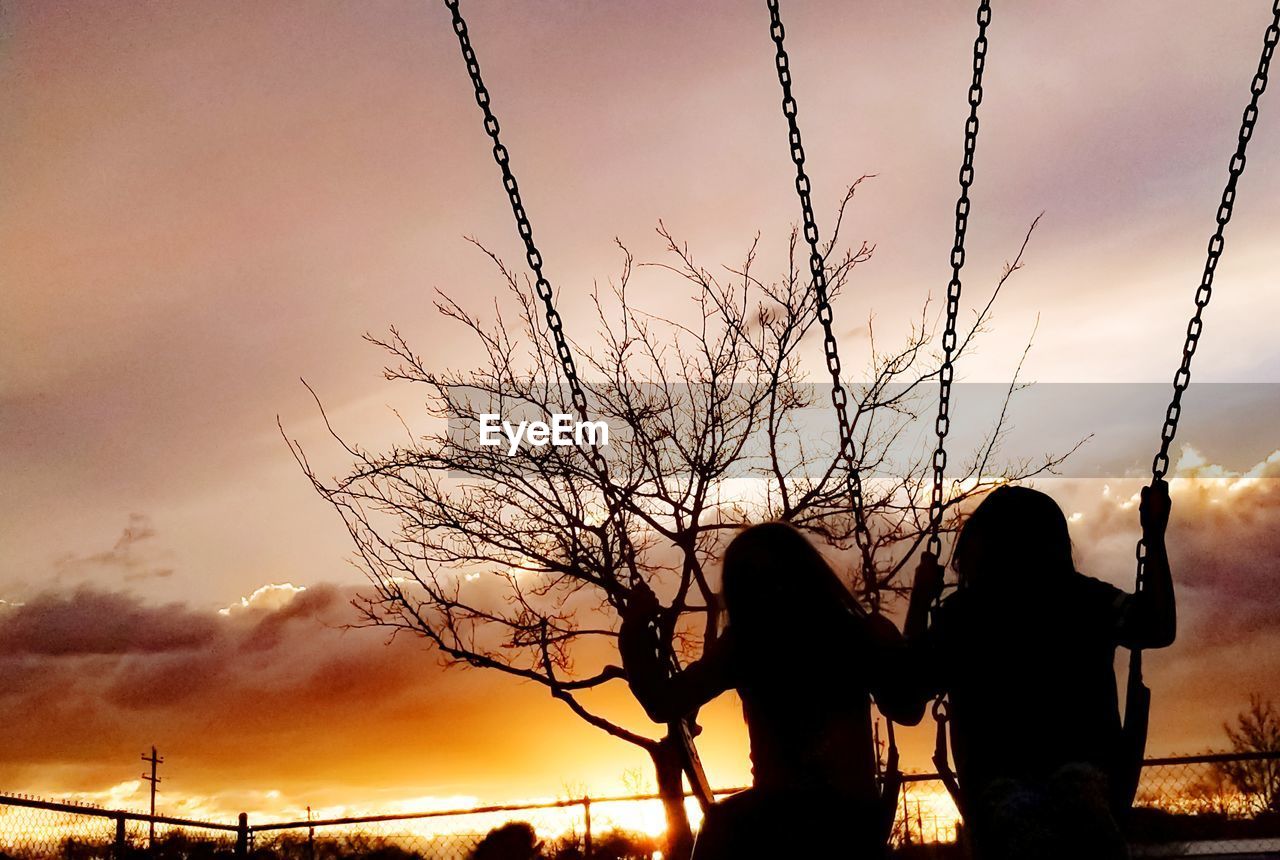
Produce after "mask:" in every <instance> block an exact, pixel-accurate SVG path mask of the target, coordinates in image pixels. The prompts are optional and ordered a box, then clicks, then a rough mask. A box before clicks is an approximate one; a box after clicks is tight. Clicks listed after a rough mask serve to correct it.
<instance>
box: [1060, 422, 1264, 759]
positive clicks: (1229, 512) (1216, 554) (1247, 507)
mask: <svg viewBox="0 0 1280 860" xmlns="http://www.w3.org/2000/svg"><path fill="white" fill-rule="evenodd" d="M1170 478H1171V482H1170V495H1171V499H1172V514H1171V518H1170V523H1169V530H1168V535H1167V541H1166V542H1167V545H1168V549H1169V557H1170V564H1171V566H1172V568H1173V575H1174V582H1175V585H1176V587H1177V595H1178V626H1179V630H1178V640H1177V642H1175V643H1174V645H1173V646H1171V647H1170V648H1169V649H1166V650H1163V651H1158V652H1153V654H1152V655H1151V656H1150V657H1149V658H1148V660H1147V661H1146V668H1147V675H1148V678H1149V680H1150V682H1151V685H1152V687H1153V689H1154V690H1155V691H1156V704H1155V709H1154V711H1153V744H1155V745H1159V746H1162V747H1163V750H1162V751H1165V752H1168V751H1172V750H1174V749H1201V748H1204V747H1205V746H1214V745H1218V746H1220V745H1221V744H1222V742H1223V739H1222V738H1221V736H1220V735H1219V733H1218V727H1219V726H1220V725H1221V723H1222V722H1223V721H1225V720H1228V719H1231V718H1232V717H1233V716H1234V715H1235V713H1236V712H1237V711H1239V710H1240V708H1241V707H1242V706H1244V705H1245V704H1247V701H1248V695H1249V693H1251V692H1261V693H1263V694H1264V695H1275V693H1276V690H1275V678H1277V677H1280V627H1278V626H1277V623H1276V619H1277V618H1280V589H1277V588H1276V587H1275V583H1276V581H1277V575H1278V574H1280V562H1278V561H1277V559H1280V452H1276V453H1273V454H1271V455H1270V456H1269V457H1266V458H1265V459H1263V461H1262V462H1260V463H1258V464H1256V465H1255V466H1254V467H1253V468H1251V469H1248V470H1244V471H1232V470H1229V469H1224V468H1222V467H1221V466H1218V465H1216V464H1213V463H1211V462H1208V461H1207V460H1206V459H1205V458H1204V457H1203V456H1201V455H1200V453H1199V452H1198V451H1197V450H1196V449H1195V448H1193V447H1191V446H1184V447H1183V448H1182V451H1181V454H1180V456H1179V457H1178V460H1177V462H1176V463H1175V464H1174V467H1173V469H1172V470H1171V472H1170ZM1053 483H1054V486H1053V487H1047V489H1049V491H1050V492H1051V493H1052V494H1053V495H1054V496H1055V497H1056V498H1057V499H1058V501H1059V502H1060V503H1061V504H1062V506H1063V509H1064V510H1065V511H1066V512H1067V513H1068V515H1069V516H1071V517H1072V522H1071V535H1072V541H1073V544H1074V548H1075V555H1076V564H1077V567H1079V568H1080V569H1081V570H1083V571H1085V572H1086V573H1089V574H1091V575H1094V576H1098V577H1100V578H1103V579H1106V580H1108V581H1110V582H1114V583H1116V584H1117V585H1120V586H1121V587H1123V588H1126V589H1131V588H1132V587H1133V577H1134V564H1135V563H1134V556H1133V551H1134V544H1135V541H1136V540H1137V538H1138V536H1139V524H1138V504H1137V503H1138V495H1137V494H1138V491H1139V489H1140V488H1141V486H1142V484H1143V483H1145V481H1144V480H1142V479H1138V478H1133V479H1129V480H1127V481H1114V480H1113V481H1109V482H1107V483H1105V484H1102V482H1099V481H1074V480H1073V481H1061V482H1053ZM1099 484H1102V485H1101V487H1099ZM1077 515H1078V516H1077Z"/></svg>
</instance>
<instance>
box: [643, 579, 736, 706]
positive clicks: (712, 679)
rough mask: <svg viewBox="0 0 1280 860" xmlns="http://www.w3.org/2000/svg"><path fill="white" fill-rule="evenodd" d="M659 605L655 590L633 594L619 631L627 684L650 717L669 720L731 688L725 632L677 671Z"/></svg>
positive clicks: (708, 643)
mask: <svg viewBox="0 0 1280 860" xmlns="http://www.w3.org/2000/svg"><path fill="white" fill-rule="evenodd" d="M660 611H661V607H660V606H659V605H658V601H657V598H655V597H654V596H653V592H651V591H649V590H648V589H647V588H645V589H643V593H640V592H636V593H633V598H632V600H631V602H630V604H629V605H628V607H627V611H626V613H625V614H624V615H623V618H622V626H621V628H620V629H619V631H618V650H619V652H620V654H621V656H622V666H623V669H624V670H625V671H626V675H627V684H628V685H629V686H630V687H631V692H632V693H633V694H634V695H635V697H636V700H637V701H638V702H640V705H641V707H643V708H644V711H645V713H646V714H648V715H649V719H651V720H653V721H654V722H655V723H669V722H671V721H673V720H678V719H680V718H681V717H685V716H688V715H689V714H691V713H693V712H694V711H696V710H697V709H698V708H700V707H701V706H703V705H705V704H706V703H707V702H709V701H711V700H712V699H714V698H715V697H716V696H718V695H720V694H721V693H723V692H725V690H727V689H729V687H730V674H729V671H728V661H729V654H728V651H729V647H728V642H727V641H726V640H725V637H721V638H719V639H715V640H711V641H709V642H707V644H706V646H705V647H704V648H703V654H702V657H701V658H699V659H697V660H695V661H693V662H692V663H690V664H689V665H688V666H685V667H684V668H683V669H681V670H680V671H678V672H674V673H673V672H671V668H670V665H669V663H668V662H666V661H664V660H663V657H662V650H661V644H662V643H661V641H660V639H659V635H658V630H657V624H659V623H660V622H659V621H658V618H659V615H660Z"/></svg>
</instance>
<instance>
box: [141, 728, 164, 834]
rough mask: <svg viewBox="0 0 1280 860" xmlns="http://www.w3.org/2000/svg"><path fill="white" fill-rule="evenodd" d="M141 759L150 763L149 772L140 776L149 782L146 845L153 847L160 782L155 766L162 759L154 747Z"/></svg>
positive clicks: (158, 764)
mask: <svg viewBox="0 0 1280 860" xmlns="http://www.w3.org/2000/svg"><path fill="white" fill-rule="evenodd" d="M142 760H143V761H145V762H150V763H151V774H150V775H149V776H148V775H147V774H145V773H144V774H143V775H142V778H143V779H145V780H146V781H147V782H149V783H151V820H150V821H148V822H147V824H148V826H149V830H148V834H147V847H148V848H154V847H155V843H156V786H157V785H159V784H160V777H159V776H157V775H156V768H157V767H159V766H160V765H162V764H164V759H162V758H161V757H160V756H158V755H156V748H155V747H152V748H151V755H147V754H146V753H143V754H142Z"/></svg>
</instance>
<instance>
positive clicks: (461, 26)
mask: <svg viewBox="0 0 1280 860" xmlns="http://www.w3.org/2000/svg"><path fill="white" fill-rule="evenodd" d="M458 3H459V0H444V5H445V6H446V7H447V8H448V10H449V12H450V13H451V15H452V16H453V31H454V33H456V34H457V36H458V45H459V47H461V49H462V58H463V60H464V61H466V64H467V74H468V75H469V76H470V77H471V85H472V87H474V89H475V97H476V104H478V105H479V106H480V109H481V111H483V113H484V130H485V133H486V134H488V135H489V138H490V140H492V141H493V159H494V161H496V162H497V164H498V167H499V169H501V171H502V186H503V188H504V189H506V192H507V199H508V200H509V201H510V203H511V213H512V214H513V215H514V216H515V219H516V229H517V230H518V231H519V233H520V238H521V239H522V240H523V241H524V248H525V259H526V260H527V261H528V263H529V268H530V269H532V270H533V274H534V290H535V292H536V293H537V295H538V298H539V299H541V300H542V305H543V309H544V311H545V314H546V320H547V328H548V329H550V331H551V337H552V342H553V343H554V345H555V350H556V355H557V357H558V358H559V359H560V365H561V367H562V368H563V370H564V377H565V381H566V382H567V383H568V385H569V393H570V397H571V399H572V401H573V407H574V409H575V410H576V411H577V413H578V417H579V418H580V419H581V420H583V421H589V420H591V419H590V417H589V415H588V414H587V396H586V393H585V392H584V391H583V388H582V383H581V381H580V380H579V379H578V370H577V367H576V365H575V364H574V360H573V352H572V351H571V350H570V348H569V342H568V339H567V338H566V337H565V334H564V321H563V320H562V319H561V318H560V312H559V311H557V310H556V306H555V291H554V290H553V289H552V287H551V282H550V281H548V280H547V277H546V276H545V275H544V274H543V272H542V254H541V253H540V252H539V251H538V247H537V245H535V244H534V241H533V225H532V224H531V223H530V222H529V216H528V213H526V212H525V208H524V201H523V200H522V199H521V197H520V186H519V184H518V183H517V182H516V177H515V174H514V173H512V171H511V157H510V153H509V152H508V151H507V148H506V146H504V145H503V143H502V141H501V139H500V138H499V136H498V133H499V131H500V126H499V125H498V118H497V117H496V116H494V114H493V110H492V109H491V108H490V106H489V101H490V99H489V90H488V88H487V87H486V86H485V85H484V80H483V79H482V78H481V76H480V62H479V60H477V59H476V53H475V51H474V50H473V49H472V47H471V38H470V36H469V34H468V32H467V22H466V20H465V19H463V17H462V12H461V10H460V9H459V8H458ZM586 456H587V460H588V462H589V463H590V465H591V468H592V470H593V471H594V472H595V473H596V475H597V477H598V478H599V480H600V484H601V488H602V491H603V492H604V494H605V496H606V500H607V502H608V507H609V514H608V517H607V521H614V520H615V519H616V518H618V517H619V515H620V510H621V508H622V502H621V500H620V499H618V498H617V492H616V489H615V488H614V486H613V484H612V483H611V482H610V480H609V468H608V464H607V463H606V462H605V459H604V454H603V453H601V451H600V447H599V446H598V445H597V444H595V443H594V442H593V443H592V444H591V445H590V446H589V447H588V448H587V449H586ZM616 532H617V536H618V544H619V548H620V550H621V553H622V558H623V561H624V562H625V564H626V566H627V568H628V570H629V571H630V576H631V579H632V584H633V585H635V584H636V583H637V581H638V580H639V571H638V569H637V566H636V563H635V548H634V546H633V545H632V543H631V540H630V537H629V536H628V535H627V532H626V529H625V528H623V527H622V526H621V525H619V527H618V528H617V529H616Z"/></svg>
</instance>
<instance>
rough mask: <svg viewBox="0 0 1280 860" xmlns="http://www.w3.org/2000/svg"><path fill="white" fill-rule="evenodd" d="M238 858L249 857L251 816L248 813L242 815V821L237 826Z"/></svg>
mask: <svg viewBox="0 0 1280 860" xmlns="http://www.w3.org/2000/svg"><path fill="white" fill-rule="evenodd" d="M236 856H237V857H248V856H249V814H248V813H247V812H242V813H240V820H239V822H237V824H236Z"/></svg>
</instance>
